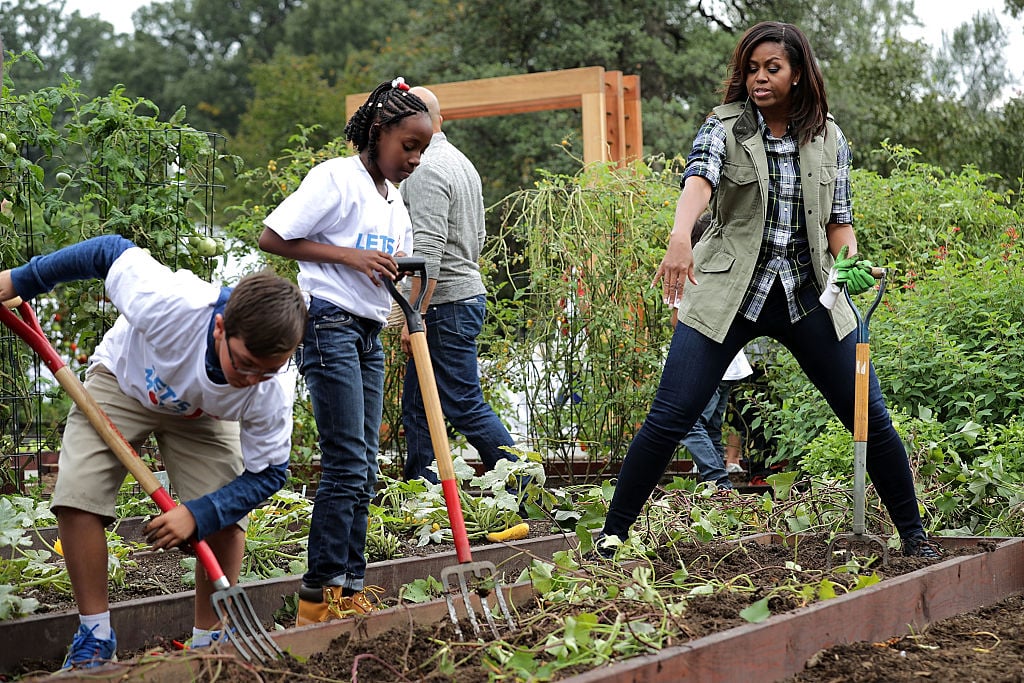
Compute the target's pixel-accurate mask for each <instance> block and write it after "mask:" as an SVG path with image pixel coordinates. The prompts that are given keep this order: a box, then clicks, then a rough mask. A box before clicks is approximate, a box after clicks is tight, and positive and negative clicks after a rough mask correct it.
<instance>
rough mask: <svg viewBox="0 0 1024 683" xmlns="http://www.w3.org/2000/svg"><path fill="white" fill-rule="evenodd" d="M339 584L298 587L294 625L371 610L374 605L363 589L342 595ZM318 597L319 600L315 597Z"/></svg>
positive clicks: (313, 622)
mask: <svg viewBox="0 0 1024 683" xmlns="http://www.w3.org/2000/svg"><path fill="white" fill-rule="evenodd" d="M341 590H342V588H341V586H324V587H323V588H308V587H306V586H303V587H302V588H300V589H299V613H298V615H297V616H296V619H295V625H296V626H307V625H309V624H320V623H323V622H325V621H334V620H337V619H347V618H348V617H352V616H355V615H356V614H366V613H368V612H372V611H373V610H374V609H375V607H374V606H373V603H371V602H370V600H369V598H367V596H366V593H365V592H364V591H359V592H358V593H355V594H353V595H348V596H346V595H342V594H341ZM317 597H320V600H317V599H316V598H317Z"/></svg>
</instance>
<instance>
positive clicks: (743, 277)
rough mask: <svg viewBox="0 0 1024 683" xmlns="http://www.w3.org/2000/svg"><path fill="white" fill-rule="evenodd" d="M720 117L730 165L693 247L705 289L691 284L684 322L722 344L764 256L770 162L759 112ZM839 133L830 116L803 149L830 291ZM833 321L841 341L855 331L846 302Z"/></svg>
mask: <svg viewBox="0 0 1024 683" xmlns="http://www.w3.org/2000/svg"><path fill="white" fill-rule="evenodd" d="M714 111H715V114H716V115H717V116H718V118H720V119H721V120H722V122H723V123H724V124H725V132H726V136H725V163H724V164H723V166H722V173H721V178H720V180H719V183H718V188H717V189H716V190H715V192H714V194H713V196H712V198H711V216H712V224H711V226H710V227H709V228H708V230H707V232H705V234H704V236H703V237H702V238H701V240H700V242H699V243H697V244H696V245H695V246H694V248H693V261H694V271H695V273H696V277H697V282H698V283H699V284H696V285H694V284H693V283H687V285H686V291H685V292H684V294H683V300H682V304H681V305H680V307H679V320H680V322H684V323H686V324H687V325H689V326H690V327H692V328H694V329H695V330H697V331H699V332H700V333H702V334H704V335H705V336H707V337H709V338H711V339H713V340H715V341H717V342H721V341H722V340H723V339H725V335H726V333H727V332H728V331H729V327H730V326H731V325H732V321H733V319H734V318H735V317H736V314H737V313H738V312H739V309H740V304H741V303H742V301H743V297H744V295H745V294H746V292H747V287H748V286H749V285H750V281H751V278H752V277H753V273H754V266H755V265H756V263H757V256H758V254H759V253H760V250H761V241H762V239H763V238H764V226H765V222H766V220H767V216H766V211H767V201H766V198H767V196H768V157H767V154H766V153H765V149H764V140H763V139H762V138H761V134H760V131H759V130H758V126H757V115H756V113H755V112H754V107H753V105H749V106H748V105H747V104H746V103H745V102H734V103H731V104H724V105H722V106H719V107H715V110H714ZM836 130H837V129H836V126H835V123H834V122H833V121H832V116H831V115H829V117H828V121H827V123H826V131H827V136H826V137H822V136H821V135H816V136H814V138H813V139H812V140H811V141H810V142H809V143H807V144H805V145H803V146H802V147H800V186H801V190H802V192H803V199H804V215H805V216H806V219H807V237H808V242H809V245H810V251H811V263H812V265H813V270H814V277H815V279H816V280H817V283H818V287H819V290H824V288H825V283H826V282H827V281H828V274H829V270H830V269H831V268H832V263H833V262H834V259H833V257H832V255H831V253H830V252H829V250H828V240H827V239H826V238H825V226H826V225H827V224H828V219H829V215H830V214H831V213H832V198H833V194H834V193H835V188H836V174H837V172H838V166H837V165H836V154H837V150H838V146H837V140H838V133H837V132H836ZM831 314H832V324H833V326H834V327H835V330H836V335H837V338H839V339H842V338H843V337H845V336H846V335H847V334H849V333H850V332H851V331H853V330H854V329H855V328H856V326H857V321H856V318H855V317H854V314H853V310H852V309H851V308H850V305H849V303H848V302H847V301H846V299H845V298H844V297H840V298H839V300H838V301H837V302H836V305H835V308H834V309H833V310H832V312H831Z"/></svg>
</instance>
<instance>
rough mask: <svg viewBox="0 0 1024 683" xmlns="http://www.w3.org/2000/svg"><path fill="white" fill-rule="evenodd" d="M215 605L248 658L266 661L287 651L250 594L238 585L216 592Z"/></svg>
mask: <svg viewBox="0 0 1024 683" xmlns="http://www.w3.org/2000/svg"><path fill="white" fill-rule="evenodd" d="M213 607H214V611H215V612H216V613H217V617H218V618H219V619H220V620H221V624H222V627H223V628H224V629H225V630H226V631H227V633H228V634H229V636H228V637H229V639H230V640H232V641H233V644H234V646H235V649H236V650H237V651H238V653H239V654H241V655H242V657H243V658H244V659H245V660H246V661H247V662H251V661H252V660H253V658H255V659H258V660H259V661H260V662H261V663H266V662H267V661H268V657H269V659H276V658H278V657H280V656H282V655H283V654H284V652H283V651H282V650H281V648H280V647H279V646H278V645H277V643H276V642H274V640H273V639H272V638H271V637H270V634H269V633H267V631H266V629H265V628H263V623H262V622H261V621H260V619H259V617H258V616H257V614H256V609H255V607H253V604H252V602H251V601H250V600H249V596H248V595H247V594H246V593H245V591H243V590H242V589H241V588H239V587H238V586H235V587H234V588H231V589H229V590H226V591H218V592H217V593H214V595H213ZM257 646H258V647H257ZM261 650H262V652H261Z"/></svg>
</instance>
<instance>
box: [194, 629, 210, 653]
mask: <svg viewBox="0 0 1024 683" xmlns="http://www.w3.org/2000/svg"><path fill="white" fill-rule="evenodd" d="M214 633H216V631H210V630H207V629H205V628H198V627H196V626H193V627H192V647H193V648H196V647H209V646H210V645H211V644H212V643H213V634H214Z"/></svg>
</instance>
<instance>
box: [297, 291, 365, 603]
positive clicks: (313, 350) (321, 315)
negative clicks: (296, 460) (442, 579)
mask: <svg viewBox="0 0 1024 683" xmlns="http://www.w3.org/2000/svg"><path fill="white" fill-rule="evenodd" d="M380 330H381V325H380V323H377V322H375V321H372V320H367V319H365V318H360V317H357V316H354V315H352V314H351V313H348V312H346V311H343V310H342V309H340V308H338V307H337V306H334V305H333V304H330V303H327V302H326V301H323V300H321V299H316V298H314V299H313V300H312V301H311V302H310V306H309V324H308V325H307V326H306V335H305V339H304V340H303V344H302V346H301V347H300V348H299V351H298V364H299V370H300V372H301V373H302V375H303V376H304V377H305V378H306V386H307V387H308V388H309V395H310V398H311V400H312V404H313V416H314V417H315V418H316V425H317V430H318V431H319V432H320V451H321V460H320V464H321V473H320V484H319V486H318V487H317V490H316V499H315V501H314V503H313V516H312V520H311V522H310V527H309V548H308V557H309V563H308V564H309V566H308V568H307V571H306V574H305V575H304V576H303V577H302V582H303V584H304V585H306V586H311V587H320V586H327V585H331V586H344V587H346V588H351V589H353V590H357V591H358V590H362V588H363V579H364V577H365V576H366V555H365V548H366V527H367V518H368V514H369V505H370V499H371V498H372V496H373V492H374V486H375V485H376V483H377V450H378V448H379V446H380V422H381V413H382V411H383V395H384V351H383V349H382V347H381V343H380V339H379V336H378V335H379V333H380Z"/></svg>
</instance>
